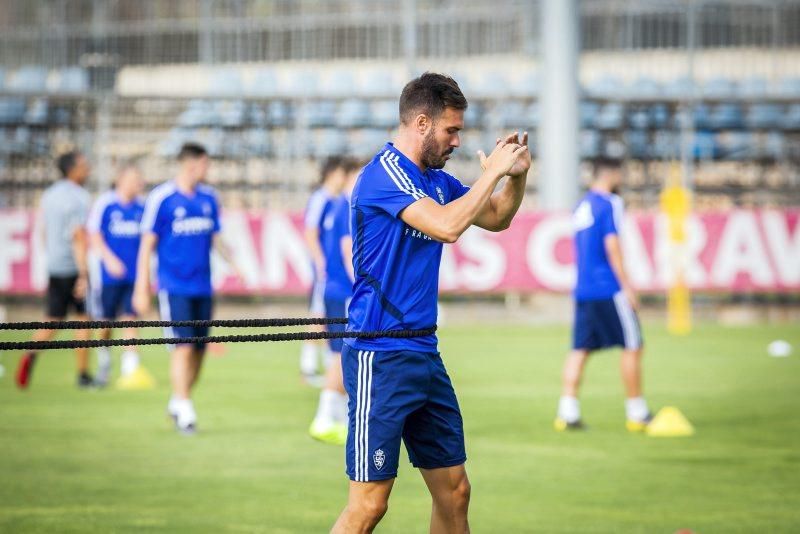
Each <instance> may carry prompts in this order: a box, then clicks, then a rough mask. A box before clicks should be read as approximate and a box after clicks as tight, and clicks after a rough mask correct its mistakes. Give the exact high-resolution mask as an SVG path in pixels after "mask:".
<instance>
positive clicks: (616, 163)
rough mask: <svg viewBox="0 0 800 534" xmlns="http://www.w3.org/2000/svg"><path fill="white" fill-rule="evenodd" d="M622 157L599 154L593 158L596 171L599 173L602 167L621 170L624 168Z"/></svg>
mask: <svg viewBox="0 0 800 534" xmlns="http://www.w3.org/2000/svg"><path fill="white" fill-rule="evenodd" d="M622 163H623V162H622V158H614V157H610V156H598V157H596V158H594V159H593V160H592V166H593V167H594V173H595V174H597V173H598V172H600V171H601V170H602V169H610V170H619V169H621V168H622Z"/></svg>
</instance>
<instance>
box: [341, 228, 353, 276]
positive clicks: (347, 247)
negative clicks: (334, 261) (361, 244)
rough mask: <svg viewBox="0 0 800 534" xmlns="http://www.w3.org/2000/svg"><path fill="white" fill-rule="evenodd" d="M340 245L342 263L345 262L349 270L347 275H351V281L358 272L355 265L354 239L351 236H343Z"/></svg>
mask: <svg viewBox="0 0 800 534" xmlns="http://www.w3.org/2000/svg"><path fill="white" fill-rule="evenodd" d="M340 247H341V249H342V263H344V268H345V270H347V276H349V277H350V281H351V282H352V281H355V279H356V274H355V267H353V239H352V238H351V237H349V236H348V237H343V238H342V240H341V242H340Z"/></svg>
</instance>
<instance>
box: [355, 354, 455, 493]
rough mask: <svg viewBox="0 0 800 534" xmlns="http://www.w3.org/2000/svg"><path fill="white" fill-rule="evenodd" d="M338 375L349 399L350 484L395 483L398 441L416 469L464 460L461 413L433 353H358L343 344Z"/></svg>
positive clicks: (452, 391) (439, 362) (440, 361)
mask: <svg viewBox="0 0 800 534" xmlns="http://www.w3.org/2000/svg"><path fill="white" fill-rule="evenodd" d="M342 372H343V374H344V386H345V389H346V390H347V394H348V396H349V403H348V408H349V410H348V411H349V415H350V426H349V431H348V434H347V452H346V457H347V475H348V476H349V477H350V480H354V481H357V482H370V481H376V480H386V479H390V478H395V477H396V476H397V467H398V462H399V459H400V441H401V439H402V441H403V442H404V443H405V445H406V450H407V451H408V458H409V460H410V461H411V463H412V465H414V467H417V468H422V469H436V468H440V467H452V466H455V465H461V464H463V463H464V462H465V461H466V460H467V455H466V452H465V447H464V425H463V421H462V419H461V410H460V409H459V407H458V401H457V400H456V394H455V391H454V390H453V385H452V383H451V382H450V377H449V376H448V375H447V371H446V370H445V368H444V363H442V358H441V357H440V356H439V353H436V352H432V353H425V352H413V351H363V350H356V349H354V348H352V347H350V346H349V345H347V344H345V345H344V349H343V351H342Z"/></svg>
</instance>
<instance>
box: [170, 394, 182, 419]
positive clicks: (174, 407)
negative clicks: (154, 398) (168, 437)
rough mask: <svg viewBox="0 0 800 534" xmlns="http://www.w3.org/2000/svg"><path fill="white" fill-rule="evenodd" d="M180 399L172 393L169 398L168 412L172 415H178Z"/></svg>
mask: <svg viewBox="0 0 800 534" xmlns="http://www.w3.org/2000/svg"><path fill="white" fill-rule="evenodd" d="M179 400H180V399H178V397H176V396H175V395H172V396H171V397H170V398H169V402H168V403H167V412H168V413H169V414H170V415H178V402H179Z"/></svg>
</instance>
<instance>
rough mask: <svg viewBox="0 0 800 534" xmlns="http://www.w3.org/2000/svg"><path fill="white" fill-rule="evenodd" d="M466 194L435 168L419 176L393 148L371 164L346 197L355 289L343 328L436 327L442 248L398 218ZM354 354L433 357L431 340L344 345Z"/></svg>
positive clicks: (382, 340) (434, 343)
mask: <svg viewBox="0 0 800 534" xmlns="http://www.w3.org/2000/svg"><path fill="white" fill-rule="evenodd" d="M467 191H469V188H468V187H466V186H464V185H463V184H462V183H461V182H459V181H458V180H457V179H455V178H454V177H452V176H450V175H449V174H447V173H446V172H444V171H442V170H439V169H427V170H426V171H425V172H422V171H421V170H420V169H419V167H417V166H416V165H415V164H414V162H412V161H411V160H409V159H408V158H407V157H406V156H404V155H403V154H402V153H400V152H399V151H398V150H397V149H396V148H395V147H394V146H393V145H392V144H391V143H387V144H386V146H385V147H384V148H383V149H382V150H381V151H380V152H379V153H378V154H377V155H376V156H375V157H374V158H373V159H372V161H370V162H369V163H368V164H367V166H366V167H364V170H363V171H362V173H361V176H360V177H359V178H358V181H357V182H356V186H355V189H354V190H353V196H352V199H351V212H350V217H351V228H352V231H353V263H354V268H355V277H356V279H355V284H354V287H353V299H352V300H351V301H350V307H349V310H348V317H349V319H350V321H349V323H348V330H350V331H355V332H358V331H370V330H404V329H423V328H428V327H431V326H433V325H435V324H436V316H437V313H436V305H437V300H438V291H439V264H440V262H441V257H442V243H440V242H438V241H434V240H433V239H432V238H430V237H429V236H427V235H425V234H423V233H422V232H420V231H418V230H416V229H414V228H412V227H410V226H408V225H407V224H406V223H404V222H403V221H402V220H401V219H400V213H401V212H402V211H403V209H404V208H406V207H407V206H409V205H410V204H412V203H414V202H416V201H417V200H419V199H421V198H423V197H431V198H433V199H434V200H435V201H437V202H439V203H440V204H447V203H448V202H452V201H453V200H456V199H457V198H459V197H461V196H463V195H464V194H465V193H466V192H467ZM346 343H347V344H348V345H350V346H351V347H353V348H355V349H358V350H378V351H389V350H393V351H396V350H413V351H422V352H435V351H436V350H437V349H436V346H437V339H436V336H435V335H430V336H425V337H417V338H408V339H391V338H380V339H348V340H346Z"/></svg>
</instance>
